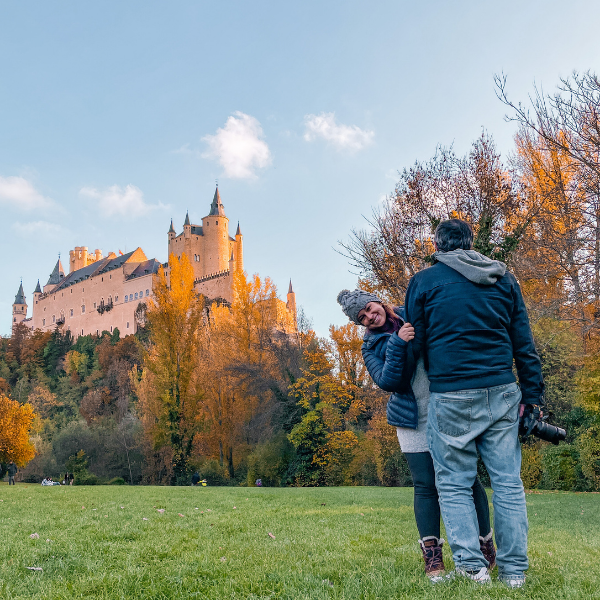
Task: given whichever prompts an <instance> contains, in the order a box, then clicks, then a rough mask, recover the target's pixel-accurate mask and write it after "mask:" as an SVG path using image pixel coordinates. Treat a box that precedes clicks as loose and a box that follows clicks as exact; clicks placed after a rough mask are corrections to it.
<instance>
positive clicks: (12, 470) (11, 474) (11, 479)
mask: <svg viewBox="0 0 600 600" xmlns="http://www.w3.org/2000/svg"><path fill="white" fill-rule="evenodd" d="M17 470H18V469H17V465H15V463H14V462H13V461H12V460H11V461H10V462H9V463H8V485H15V475H16V474H17Z"/></svg>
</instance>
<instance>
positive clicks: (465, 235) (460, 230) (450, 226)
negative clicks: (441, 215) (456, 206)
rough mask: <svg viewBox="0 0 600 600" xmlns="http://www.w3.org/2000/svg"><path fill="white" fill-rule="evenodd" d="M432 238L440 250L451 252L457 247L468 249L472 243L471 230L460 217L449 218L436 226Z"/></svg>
mask: <svg viewBox="0 0 600 600" xmlns="http://www.w3.org/2000/svg"><path fill="white" fill-rule="evenodd" d="M433 239H434V242H435V244H436V246H437V249H438V250H439V251H440V252H451V251H452V250H457V249H458V248H461V249H462V250H470V249H471V245H472V244H473V230H472V229H471V226H470V225H469V224H468V223H467V222H466V221H463V220H462V219H449V220H448V221H442V222H441V223H440V224H439V225H438V226H437V227H436V229H435V237H434V238H433Z"/></svg>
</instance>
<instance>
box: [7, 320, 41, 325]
mask: <svg viewBox="0 0 600 600" xmlns="http://www.w3.org/2000/svg"><path fill="white" fill-rule="evenodd" d="M15 321H16V319H15ZM45 324H46V319H42V325H45Z"/></svg>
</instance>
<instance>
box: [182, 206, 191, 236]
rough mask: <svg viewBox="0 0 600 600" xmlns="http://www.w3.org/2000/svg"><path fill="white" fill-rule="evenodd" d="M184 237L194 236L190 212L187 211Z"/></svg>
mask: <svg viewBox="0 0 600 600" xmlns="http://www.w3.org/2000/svg"><path fill="white" fill-rule="evenodd" d="M183 237H184V238H188V239H189V238H190V237H192V224H191V223H190V213H189V212H186V213H185V221H184V222H183Z"/></svg>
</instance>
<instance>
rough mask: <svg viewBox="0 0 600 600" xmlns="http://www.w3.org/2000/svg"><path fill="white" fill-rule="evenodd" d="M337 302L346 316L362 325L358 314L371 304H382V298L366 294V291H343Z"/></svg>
mask: <svg viewBox="0 0 600 600" xmlns="http://www.w3.org/2000/svg"><path fill="white" fill-rule="evenodd" d="M337 301H338V304H339V305H341V307H342V310H343V311H344V313H345V314H346V316H347V317H348V318H349V319H350V320H351V321H353V322H354V323H356V324H357V325H360V321H359V320H358V313H359V312H360V311H361V310H362V309H363V308H364V307H365V306H366V305H367V304H369V302H379V304H381V303H382V302H381V298H379V297H377V296H376V295H375V294H370V293H369V292H365V291H364V290H354V291H353V292H351V291H350V290H342V291H341V292H340V293H339V294H338V297H337Z"/></svg>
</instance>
